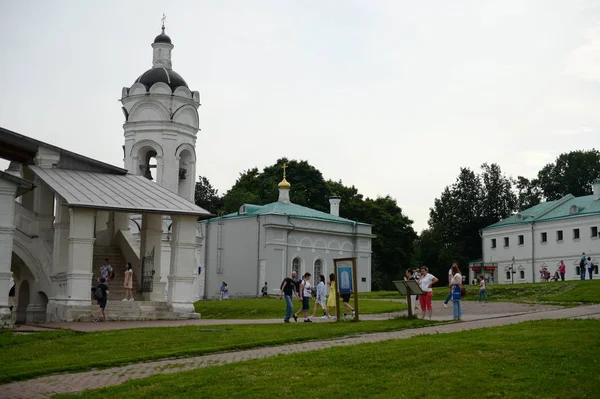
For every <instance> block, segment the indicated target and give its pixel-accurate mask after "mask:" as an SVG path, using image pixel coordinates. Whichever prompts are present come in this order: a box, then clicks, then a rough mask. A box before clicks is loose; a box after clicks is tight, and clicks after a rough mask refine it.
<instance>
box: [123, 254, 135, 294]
mask: <svg viewBox="0 0 600 399" xmlns="http://www.w3.org/2000/svg"><path fill="white" fill-rule="evenodd" d="M123 288H125V298H123V301H133V294H132V293H131V289H132V288H133V269H132V268H131V263H129V262H127V270H125V280H124V281H123Z"/></svg>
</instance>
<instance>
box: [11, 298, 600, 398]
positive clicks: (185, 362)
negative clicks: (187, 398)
mask: <svg viewBox="0 0 600 399" xmlns="http://www.w3.org/2000/svg"><path fill="white" fill-rule="evenodd" d="M467 303H468V302H465V304H467ZM440 305H441V304H440ZM478 305H479V304H478ZM489 305H491V304H489ZM481 306H486V305H481ZM490 308H492V306H490ZM530 309H537V307H534V308H531V307H530ZM599 316H600V305H589V306H578V307H574V308H564V309H549V310H533V311H530V312H528V313H519V314H514V313H513V314H511V315H509V316H502V315H501V316H496V317H488V318H480V319H473V320H470V321H464V322H462V323H446V324H441V325H436V326H430V327H424V328H418V329H410V330H402V331H393V332H386V333H372V334H360V335H353V336H349V337H342V338H338V339H330V340H325V341H313V342H304V343H300V344H291V345H290V344H288V345H284V346H275V347H268V348H258V349H250V350H244V351H238V352H226V353H217V354H212V355H205V356H197V357H189V358H180V359H165V360H159V361H154V362H147V363H138V364H130V365H126V366H121V367H114V368H109V369H105V370H94V371H88V372H83V373H73V374H59V375H51V376H46V377H40V378H36V379H32V380H28V381H21V382H14V383H10V384H5V385H2V386H0V398H30V399H36V398H47V397H50V396H52V395H54V394H57V393H75V392H81V391H84V390H86V389H94V388H101V387H107V386H113V385H120V384H122V383H124V382H126V381H128V380H132V379H138V378H145V377H150V376H152V375H156V374H169V373H176V372H181V371H186V370H193V369H197V368H202V367H211V366H218V365H223V364H228V363H234V362H239V361H244V360H251V359H262V358H266V357H270V356H275V355H278V354H290V353H298V352H307V351H314V350H319V349H326V348H330V347H333V346H348V345H356V344H363V343H371V342H379V341H385V340H390V339H404V338H410V337H414V336H418V335H426V334H447V333H453V332H459V331H466V330H473V329H479V328H488V327H497V326H504V325H509V324H515V323H522V322H526V321H532V320H543V319H563V318H588V317H594V318H597V317H599ZM107 324H108V325H110V324H111V323H107ZM115 324H116V323H115Z"/></svg>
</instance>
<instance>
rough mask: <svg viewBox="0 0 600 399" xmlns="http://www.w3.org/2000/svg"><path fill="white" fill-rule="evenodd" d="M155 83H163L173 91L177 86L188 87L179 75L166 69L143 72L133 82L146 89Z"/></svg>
mask: <svg viewBox="0 0 600 399" xmlns="http://www.w3.org/2000/svg"><path fill="white" fill-rule="evenodd" d="M156 82H163V83H166V84H168V85H169V87H170V88H171V90H173V91H175V89H176V88H178V87H179V86H184V87H187V88H188V89H189V87H188V85H187V83H185V80H183V78H182V77H181V75H180V74H178V73H177V72H175V71H174V70H172V69H167V68H152V69H148V70H147V71H146V72H144V73H143V74H142V75H141V76H140V77H139V78H137V79H136V80H135V83H141V84H143V85H144V86H146V88H147V89H149V88H150V87H152V85H153V84H154V83H156Z"/></svg>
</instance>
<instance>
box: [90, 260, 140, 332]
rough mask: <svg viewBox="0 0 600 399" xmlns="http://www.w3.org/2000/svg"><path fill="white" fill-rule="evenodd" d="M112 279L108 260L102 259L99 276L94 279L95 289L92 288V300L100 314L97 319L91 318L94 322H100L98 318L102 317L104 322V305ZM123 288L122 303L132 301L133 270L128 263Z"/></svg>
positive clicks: (113, 274)
mask: <svg viewBox="0 0 600 399" xmlns="http://www.w3.org/2000/svg"><path fill="white" fill-rule="evenodd" d="M114 278H115V272H114V269H113V268H112V266H111V265H110V263H109V261H108V258H104V261H103V263H102V265H101V266H100V276H99V277H98V278H97V279H96V281H97V284H96V286H95V287H92V292H93V294H94V298H95V299H96V303H97V304H98V306H99V307H100V313H99V315H98V317H93V321H94V322H98V321H100V316H102V319H103V320H104V321H106V304H107V302H108V294H110V290H109V289H108V284H109V282H110V281H112V280H113V279H114ZM123 288H125V298H123V299H122V301H134V299H133V293H132V292H131V290H132V289H133V268H132V266H131V263H129V262H127V266H126V267H125V278H124V280H123Z"/></svg>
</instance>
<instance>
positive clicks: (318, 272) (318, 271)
mask: <svg viewBox="0 0 600 399" xmlns="http://www.w3.org/2000/svg"><path fill="white" fill-rule="evenodd" d="M321 274H323V261H322V260H321V259H317V260H316V261H315V268H314V274H313V278H314V280H315V281H319V276H320V275H321Z"/></svg>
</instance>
